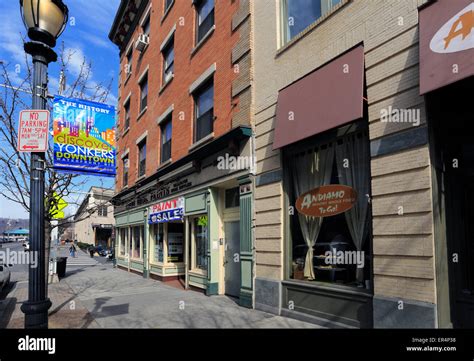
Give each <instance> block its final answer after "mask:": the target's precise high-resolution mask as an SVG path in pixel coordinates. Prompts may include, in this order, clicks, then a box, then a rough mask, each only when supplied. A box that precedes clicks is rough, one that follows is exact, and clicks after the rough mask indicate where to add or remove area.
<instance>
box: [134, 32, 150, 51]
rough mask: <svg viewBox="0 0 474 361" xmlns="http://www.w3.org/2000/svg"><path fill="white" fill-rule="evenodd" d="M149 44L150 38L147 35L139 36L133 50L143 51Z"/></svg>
mask: <svg viewBox="0 0 474 361" xmlns="http://www.w3.org/2000/svg"><path fill="white" fill-rule="evenodd" d="M148 44H150V37H149V36H148V35H147V34H140V36H139V37H138V40H137V41H136V42H135V49H137V50H138V51H140V52H141V51H143V50H145V48H146V47H147V46H148Z"/></svg>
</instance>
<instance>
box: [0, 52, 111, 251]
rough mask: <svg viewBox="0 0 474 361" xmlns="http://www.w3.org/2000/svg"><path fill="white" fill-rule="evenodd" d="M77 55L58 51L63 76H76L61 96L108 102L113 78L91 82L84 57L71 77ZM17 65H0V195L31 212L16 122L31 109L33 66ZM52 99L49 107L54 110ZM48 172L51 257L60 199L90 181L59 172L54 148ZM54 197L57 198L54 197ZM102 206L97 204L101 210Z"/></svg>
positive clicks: (27, 167)
mask: <svg viewBox="0 0 474 361" xmlns="http://www.w3.org/2000/svg"><path fill="white" fill-rule="evenodd" d="M77 56H78V54H76V53H75V52H74V51H71V50H68V49H65V47H64V43H62V44H61V46H60V49H59V56H58V62H59V67H60V71H61V73H62V74H68V75H73V79H72V81H71V82H70V84H69V86H68V87H65V89H63V92H62V95H63V96H66V97H74V98H80V99H85V100H91V101H97V102H106V101H107V98H108V96H109V95H110V89H111V85H112V82H113V79H110V81H109V82H108V83H107V84H104V83H95V82H93V81H92V63H91V62H90V61H88V60H87V59H86V58H85V57H84V58H83V59H80V61H81V63H80V67H79V70H78V71H77V72H76V74H72V73H71V72H70V71H69V70H70V65H71V61H72V60H77V59H75V58H76V57H77ZM17 66H18V65H15V64H5V63H3V62H0V84H1V85H2V87H1V88H0V194H1V196H3V197H5V198H6V199H8V200H10V201H12V202H14V203H16V204H18V205H19V206H21V207H23V208H24V209H25V210H26V211H27V212H29V210H30V204H29V199H30V155H29V153H21V152H19V151H18V150H17V140H18V134H17V124H18V123H17V119H18V114H19V111H21V110H24V109H29V108H30V107H31V106H30V104H31V96H27V95H25V93H30V94H31V93H32V91H33V89H32V76H33V73H32V64H31V62H30V59H28V58H27V56H26V55H25V60H24V66H23V67H22V68H23V69H24V71H22V72H20V74H21V77H20V78H19V75H20V74H18V73H17V72H14V71H12V68H15V67H17ZM51 107H52V102H51V99H49V101H48V108H49V109H50V110H51ZM46 162H47V169H46V173H45V200H46V201H45V202H46V203H45V204H46V210H47V211H46V214H45V232H46V237H45V239H46V244H45V247H46V256H47V257H48V258H49V250H50V243H51V239H50V234H51V230H52V228H51V220H52V219H53V216H54V215H55V214H56V213H57V206H58V205H57V199H58V197H57V196H59V197H60V198H65V197H68V196H69V195H70V194H71V193H74V191H75V190H77V189H81V188H82V186H83V185H84V184H85V183H86V182H87V178H85V177H80V176H79V175H77V174H71V173H62V172H61V173H60V172H56V171H55V170H54V169H53V168H52V163H53V147H52V142H50V148H49V150H48V152H47V153H46ZM55 194H56V195H57V196H56V197H55ZM99 206H100V205H97V207H99ZM73 221H74V220H73V217H66V218H65V219H63V220H59V224H58V226H62V227H65V226H67V224H68V223H71V222H73Z"/></svg>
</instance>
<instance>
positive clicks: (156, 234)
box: [153, 223, 164, 263]
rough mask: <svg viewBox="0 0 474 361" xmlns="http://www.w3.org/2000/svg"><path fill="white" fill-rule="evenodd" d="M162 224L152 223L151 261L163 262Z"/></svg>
mask: <svg viewBox="0 0 474 361" xmlns="http://www.w3.org/2000/svg"><path fill="white" fill-rule="evenodd" d="M163 242H164V224H163V223H158V224H154V225H153V261H154V262H159V263H163Z"/></svg>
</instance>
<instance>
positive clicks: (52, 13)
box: [20, 0, 69, 48]
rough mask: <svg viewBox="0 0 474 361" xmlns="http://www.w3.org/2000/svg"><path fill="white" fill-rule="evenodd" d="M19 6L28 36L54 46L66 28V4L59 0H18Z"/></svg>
mask: <svg viewBox="0 0 474 361" xmlns="http://www.w3.org/2000/svg"><path fill="white" fill-rule="evenodd" d="M20 8H21V15H22V18H23V23H24V24H25V27H26V29H27V30H28V37H29V38H30V39H31V40H34V41H39V42H42V43H45V44H46V45H48V46H50V47H52V48H54V47H55V46H56V39H57V38H59V36H60V35H61V34H62V32H63V31H64V29H65V28H66V23H67V19H68V13H69V12H68V8H67V6H66V5H64V3H63V2H62V1H61V0H20Z"/></svg>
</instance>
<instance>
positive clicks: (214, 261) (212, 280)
mask: <svg viewBox="0 0 474 361" xmlns="http://www.w3.org/2000/svg"><path fill="white" fill-rule="evenodd" d="M218 200H219V192H218V190H217V189H212V188H209V196H208V198H207V214H208V235H209V244H208V251H207V255H208V256H207V260H208V263H207V265H208V266H207V279H208V283H207V290H206V294H207V295H208V296H210V295H217V294H218V293H219V212H218V209H217V204H218Z"/></svg>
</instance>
